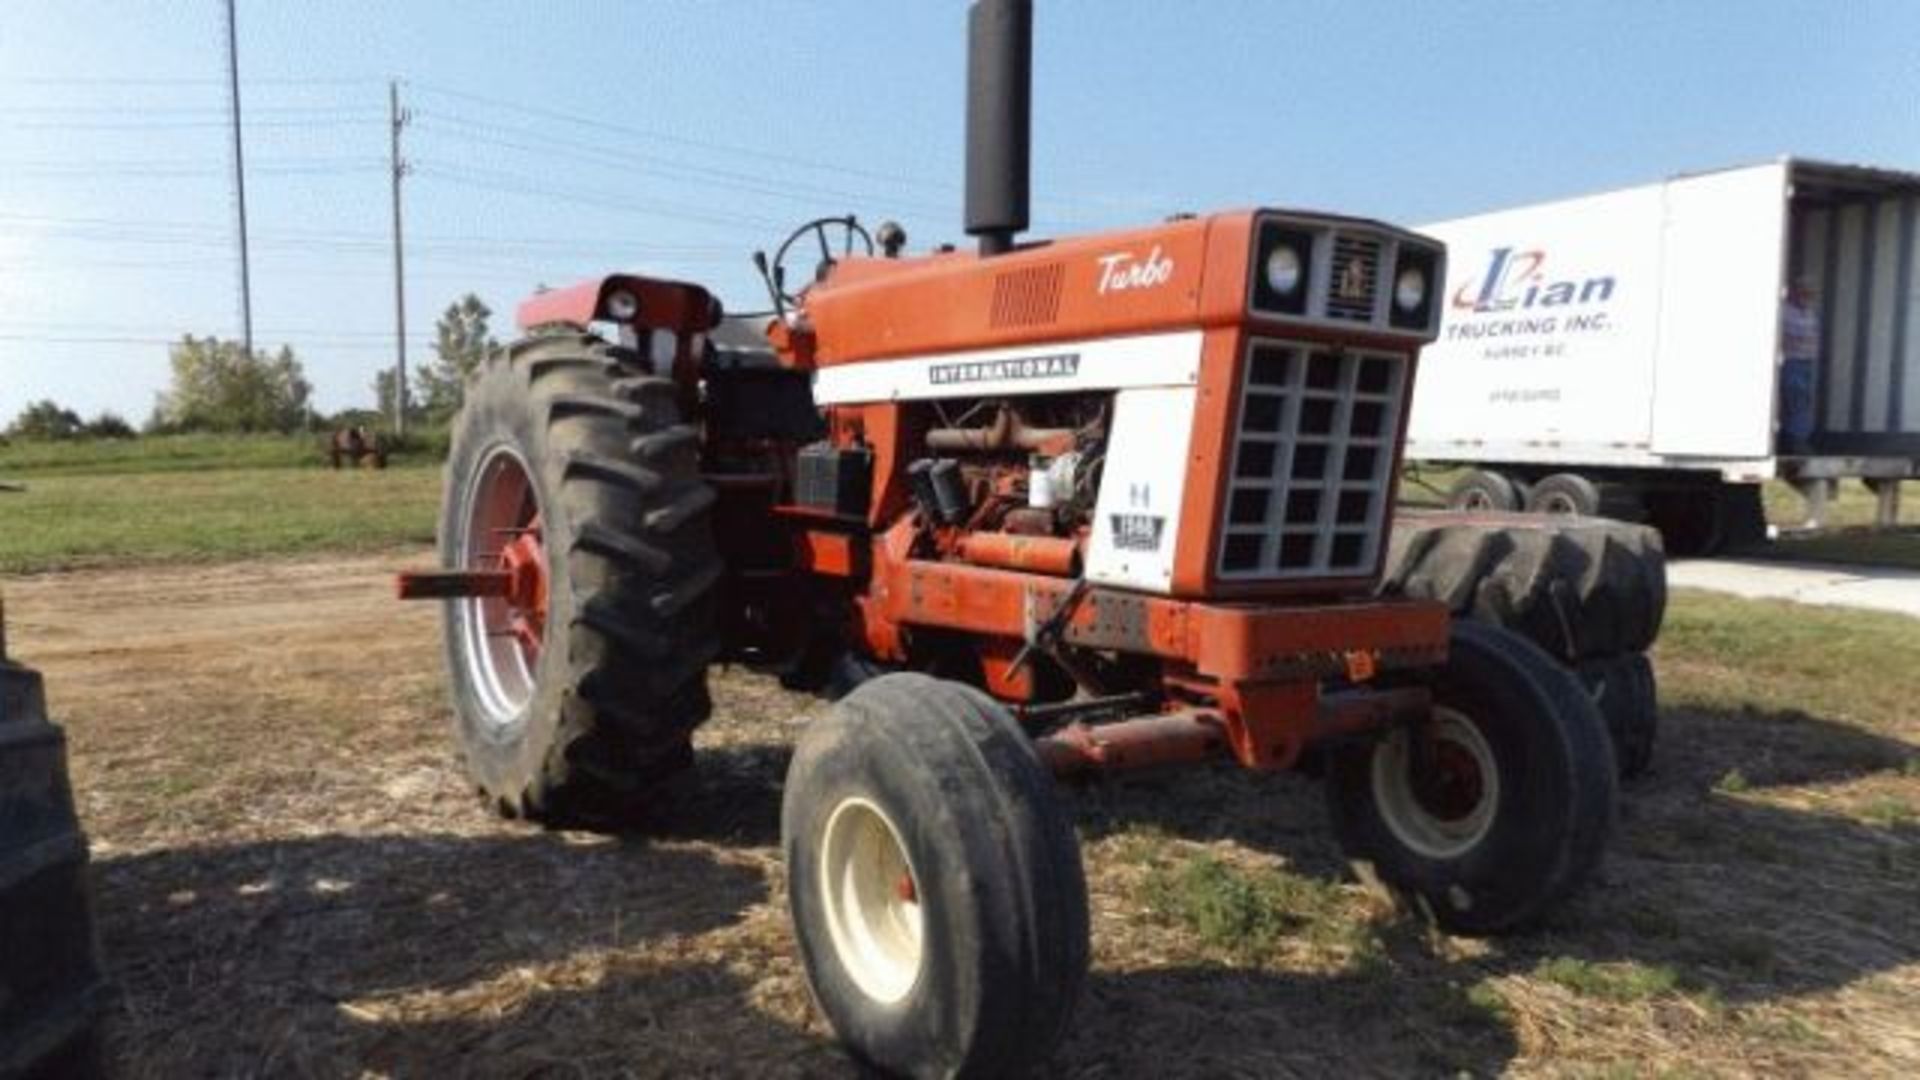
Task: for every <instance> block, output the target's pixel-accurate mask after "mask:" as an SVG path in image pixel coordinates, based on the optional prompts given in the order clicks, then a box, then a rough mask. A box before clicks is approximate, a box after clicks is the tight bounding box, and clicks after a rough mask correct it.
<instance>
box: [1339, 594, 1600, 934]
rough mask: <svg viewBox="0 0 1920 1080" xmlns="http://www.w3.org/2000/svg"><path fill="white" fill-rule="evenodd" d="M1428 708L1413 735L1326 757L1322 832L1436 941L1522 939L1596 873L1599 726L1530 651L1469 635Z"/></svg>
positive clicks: (1575, 688)
mask: <svg viewBox="0 0 1920 1080" xmlns="http://www.w3.org/2000/svg"><path fill="white" fill-rule="evenodd" d="M1433 695H1434V708H1433V717H1432V720H1431V721H1430V723H1429V724H1428V725H1425V730H1424V731H1422V730H1419V729H1416V728H1397V729H1394V730H1393V731H1391V732H1389V733H1387V734H1386V735H1384V736H1383V737H1381V738H1379V739H1376V740H1373V741H1370V742H1365V743H1359V744H1354V745H1349V746H1346V747H1341V748H1339V749H1338V750H1337V751H1335V753H1334V755H1333V757H1332V761H1331V763H1330V765H1331V767H1330V768H1329V770H1328V783H1327V794H1328V805H1329V807H1330V810H1331V814H1332V819H1333V825H1334V830H1335V833H1336V834H1337V835H1338V836H1339V838H1340V842H1341V845H1342V847H1343V848H1344V849H1345V850H1346V852H1347V854H1348V856H1349V858H1351V859H1352V860H1353V861H1354V864H1355V871H1356V872H1357V873H1358V874H1360V876H1361V877H1362V879H1363V880H1367V881H1370V882H1372V883H1375V884H1377V885H1379V886H1381V887H1383V888H1384V889H1386V890H1387V891H1388V892H1389V893H1390V894H1391V895H1393V896H1395V897H1396V898H1397V899H1399V900H1400V901H1402V902H1403V903H1405V904H1406V905H1407V906H1409V907H1411V908H1413V909H1415V910H1417V911H1419V912H1421V913H1422V914H1424V915H1425V916H1426V917H1428V918H1430V919H1432V920H1433V921H1434V922H1435V923H1437V924H1439V925H1440V926H1441V927H1442V928H1444V929H1446V930H1449V931H1452V932H1455V933H1462V934H1476V935H1478V934H1493V933H1500V932H1504V931H1510V930H1516V929H1521V928H1524V927H1525V926H1527V925H1529V924H1531V923H1533V922H1535V921H1537V920H1538V919H1539V918H1540V917H1541V916H1542V915H1543V914H1545V913H1546V911H1547V910H1548V909H1549V908H1551V907H1552V906H1553V905H1554V904H1555V903H1557V902H1558V901H1560V900H1561V899H1562V898H1564V897H1565V896H1566V895H1567V894H1568V892H1569V891H1571V890H1572V889H1573V888H1574V887H1575V886H1576V885H1578V884H1579V883H1580V882H1581V881H1582V880H1583V879H1585V878H1586V877H1587V875H1588V874H1589V873H1591V872H1592V870H1593V868H1594V867H1595V865H1597V863H1598V862H1599V858H1600V852H1601V848H1602V846H1603V844H1604V842H1605V839H1606V836H1607V833H1608V831H1609V829H1610V828H1611V825H1612V821H1613V814H1614V802H1615V798H1616V785H1617V780H1616V778H1615V771H1614V770H1615V766H1614V762H1613V751H1612V748H1611V747H1610V746H1608V744H1607V735H1606V727H1605V724H1604V721H1602V720H1601V718H1600V715H1599V713H1598V712H1597V711H1596V710H1595V708H1594V705H1593V701H1592V700H1591V699H1590V698H1588V697H1587V696H1586V694H1585V693H1583V692H1582V690H1581V687H1580V685H1579V683H1578V682H1577V681H1576V680H1575V679H1574V678H1573V676H1572V675H1571V674H1570V673H1569V672H1567V671H1566V670H1565V669H1563V668H1561V667H1559V666H1557V665H1556V664H1555V663H1554V662H1553V661H1552V659H1550V658H1549V657H1548V656H1547V655H1546V654H1544V653H1542V652H1541V651H1540V650H1539V649H1538V648H1537V647H1535V646H1534V645H1533V644H1532V643H1531V642H1528V641H1526V640H1525V639H1524V638H1521V637H1518V636H1516V635H1514V634H1511V633H1508V632H1506V631H1504V630H1501V629H1499V628H1497V627H1491V626H1485V625H1480V624H1476V623H1471V622H1463V623H1459V624H1456V625H1455V627H1454V630H1453V637H1452V642H1451V646H1450V651H1449V656H1448V660H1447V664H1446V666H1445V667H1444V668H1442V669H1441V670H1440V671H1439V672H1438V673H1437V677H1436V679H1435V682H1434V684H1433ZM1423 741H1425V744H1424V745H1423Z"/></svg>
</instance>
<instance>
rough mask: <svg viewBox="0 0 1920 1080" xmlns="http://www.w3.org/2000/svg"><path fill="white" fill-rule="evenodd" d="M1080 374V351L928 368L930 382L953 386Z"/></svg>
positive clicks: (970, 361)
mask: <svg viewBox="0 0 1920 1080" xmlns="http://www.w3.org/2000/svg"><path fill="white" fill-rule="evenodd" d="M1079 373H1080V354H1079V353H1051V354H1048V355H1046V356H1020V357H1014V358H1012V359H1009V360H969V361H966V362H964V363H956V364H935V365H933V366H932V367H930V368H928V369H927V381H928V382H930V383H932V384H933V385H935V386H954V385H957V384H960V383H978V382H1019V381H1023V380H1026V379H1071V378H1073V377H1074V376H1075V375H1078V374H1079Z"/></svg>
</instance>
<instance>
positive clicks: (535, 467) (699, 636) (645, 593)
mask: <svg viewBox="0 0 1920 1080" xmlns="http://www.w3.org/2000/svg"><path fill="white" fill-rule="evenodd" d="M698 453H699V435H698V432H697V431H696V430H695V429H694V428H692V427H689V426H686V425H685V424H683V423H682V422H681V416H680V412H679V403H678V394H677V392H676V389H675V386H674V384H673V382H672V381H671V380H668V379H663V378H656V377H652V376H649V375H646V374H644V373H642V372H641V371H640V370H639V369H638V368H637V366H635V365H630V364H628V363H626V362H625V359H624V358H623V356H622V354H621V352H620V350H618V349H616V348H614V347H612V346H610V345H608V344H607V343H605V342H603V341H600V340H599V339H597V338H593V337H588V336H584V335H560V336H554V337H546V338H539V339H535V340H533V341H530V342H524V343H521V344H519V345H515V346H514V347H513V348H512V349H510V350H502V351H500V352H498V353H496V354H495V355H493V356H490V357H488V359H487V360H486V362H485V364H484V365H483V366H482V368H481V370H480V371H479V372H478V373H477V374H476V376H475V377H474V378H473V379H472V380H471V381H470V382H469V383H468V385H467V392H466V402H465V404H464V406H463V407H462V409H461V411H460V415H459V418H458V419H457V420H456V421H455V423H454V429H453V445H452V449H451V452H450V453H449V456H448V461H447V484H446V500H445V503H444V504H443V506H442V509H441V517H440V554H441V560H442V565H443V566H445V567H446V568H448V569H449V570H455V571H463V572H470V573H474V574H476V575H478V574H490V575H492V576H493V577H494V579H495V580H496V581H498V582H500V584H498V585H496V586H495V587H494V588H492V589H491V590H490V591H489V592H488V593H487V594H486V595H469V596H465V597H462V598H460V599H455V600H450V601H448V602H447V605H446V620H445V626H446V654H447V666H448V669H449V672H450V675H451V683H452V697H453V705H454V714H455V715H454V720H455V731H456V734H457V736H458V738H459V742H460V747H461V749H462V751H463V752H464V755H465V758H466V762H467V768H468V771H469V772H470V773H471V774H472V776H473V779H474V782H475V783H476V785H478V787H479V789H480V791H481V794H482V795H483V797H484V798H485V799H486V800H487V801H488V802H489V803H490V804H492V805H493V806H494V807H495V808H496V809H497V810H499V811H500V812H501V813H503V814H505V815H506V816H509V817H524V818H531V819H535V820H540V821H545V822H549V823H569V824H588V825H592V824H612V823H616V822H617V821H618V820H620V819H622V818H624V817H626V816H627V815H629V814H630V813H631V812H632V811H634V810H635V809H636V808H637V806H638V805H639V804H641V803H642V802H644V801H645V800H646V799H647V797H648V796H649V795H652V794H654V793H655V789H656V788H657V786H658V784H659V781H661V780H662V779H663V778H664V777H665V776H666V775H667V774H669V773H672V772H674V771H677V770H679V769H681V768H684V767H685V766H686V765H687V764H689V763H690V762H691V761H692V753H693V751H692V744H691V742H690V736H691V733H692V731H693V729H694V727H695V726H696V725H698V724H699V723H700V722H701V721H702V720H704V719H706V716H707V712H708V710H709V707H710V706H709V701H708V697H707V685H706V666H707V662H708V661H709V660H710V659H712V658H713V656H714V655H715V653H716V652H717V651H718V647H719V631H718V630H717V629H716V622H715V618H714V610H713V608H714V587H715V584H716V582H717V581H718V579H719V577H720V561H719V557H718V555H717V553H716V550H715V547H714V542H713V536H712V530H711V527H710V525H709V524H708V509H709V507H710V506H711V505H712V503H713V501H714V493H713V490H712V489H711V488H709V487H708V486H707V485H706V484H704V483H703V482H702V481H701V479H700V474H699V461H698Z"/></svg>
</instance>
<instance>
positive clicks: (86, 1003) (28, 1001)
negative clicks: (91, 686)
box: [0, 634, 107, 1080]
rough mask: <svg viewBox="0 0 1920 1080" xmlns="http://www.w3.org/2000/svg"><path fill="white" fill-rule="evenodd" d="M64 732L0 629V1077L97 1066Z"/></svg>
mask: <svg viewBox="0 0 1920 1080" xmlns="http://www.w3.org/2000/svg"><path fill="white" fill-rule="evenodd" d="M91 912H92V907H91V900H90V892H89V888H88V884H87V841H86V838H85V837H84V836H82V835H81V833H80V826H79V823H78V821H77V820H76V819H75V817H74V809H73V791H72V788H71V787H70V786H69V784H68V781H67V760H66V736H65V734H64V733H63V732H62V731H61V730H60V729H59V728H58V727H55V726H54V725H53V724H51V723H48V722H47V716H46V699H45V696H44V694H43V693H42V691H41V687H40V676H39V675H37V674H35V673H34V672H32V671H29V670H27V669H26V668H23V667H19V666H17V665H15V664H12V663H10V662H8V661H7V659H6V657H5V648H4V635H3V634H0V1080H12V1078H15V1077H21V1078H24V1077H49V1078H51V1077H71V1076H92V1075H95V1074H97V1073H98V1072H99V1046H98V1043H97V1023H98V1021H99V1017H100V1015H101V1012H102V1010H103V1007H104V1005H105V1004H106V999H107V991H106V984H105V982H104V980H103V978H102V975H101V970H100V960H99V954H98V950H97V948H96V946H95V943H94V931H93V919H92V914H91Z"/></svg>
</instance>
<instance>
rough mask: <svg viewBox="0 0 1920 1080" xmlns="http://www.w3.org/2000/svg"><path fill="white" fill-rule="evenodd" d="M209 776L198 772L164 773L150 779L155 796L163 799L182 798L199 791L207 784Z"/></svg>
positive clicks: (150, 785) (149, 784)
mask: <svg viewBox="0 0 1920 1080" xmlns="http://www.w3.org/2000/svg"><path fill="white" fill-rule="evenodd" d="M206 782H207V778H206V776H205V775H204V774H202V773H196V772H170V773H163V774H161V775H160V776H156V777H154V778H153V779H152V780H151V781H149V783H148V786H149V787H150V788H151V789H152V792H153V794H154V796H155V797H157V798H162V799H180V798H185V797H186V796H188V795H191V794H193V793H194V792H196V791H199V790H200V789H201V788H203V787H205V786H206Z"/></svg>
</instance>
